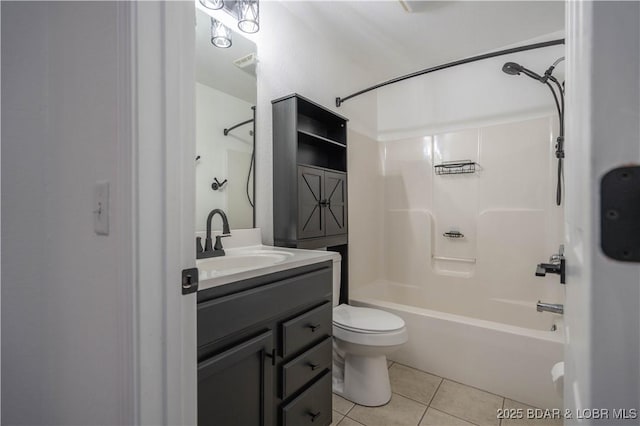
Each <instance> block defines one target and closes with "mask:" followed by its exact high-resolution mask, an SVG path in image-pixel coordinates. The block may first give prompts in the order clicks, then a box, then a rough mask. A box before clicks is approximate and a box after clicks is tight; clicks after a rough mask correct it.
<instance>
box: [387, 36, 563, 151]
mask: <svg viewBox="0 0 640 426" xmlns="http://www.w3.org/2000/svg"><path fill="white" fill-rule="evenodd" d="M562 37H563V34H561V33H554V34H550V35H548V36H545V37H544V38H543V40H544V41H546V40H554V39H558V38H562ZM543 40H533V41H532V40H528V41H526V40H525V41H523V42H521V43H518V44H517V45H518V46H521V45H525V44H530V43H532V42H539V41H543ZM508 47H513V46H507V47H505V48H508ZM499 49H502V47H499V48H496V50H499ZM561 56H564V46H562V45H560V46H553V47H546V48H543V49H536V50H531V51H528V52H521V53H514V54H511V55H506V56H499V57H496V58H492V59H486V60H483V61H478V62H473V63H470V64H465V65H461V66H458V67H453V68H449V69H446V70H443V71H436V72H434V73H431V74H427V75H424V76H420V77H416V78H412V79H409V80H406V81H404V82H400V83H397V84H393V85H391V86H387V87H384V88H382V89H380V90H378V138H379V140H396V139H400V138H408V137H414V136H418V137H419V136H421V135H424V134H434V133H441V132H445V131H452V130H458V129H464V128H468V127H477V126H479V125H486V124H496V123H500V122H505V121H512V120H514V119H518V118H531V117H536V116H542V115H548V113H549V112H550V111H553V108H554V106H553V105H554V104H553V101H552V97H551V93H550V92H549V89H548V88H547V87H545V86H544V85H542V84H540V83H538V82H536V81H534V80H532V79H530V78H528V77H526V76H524V75H520V76H511V75H508V74H505V73H503V72H502V65H503V64H504V63H505V62H517V63H519V64H521V65H523V66H524V67H526V68H528V69H530V70H532V71H535V72H537V73H538V74H543V73H544V71H545V70H546V69H547V68H548V67H549V66H550V65H551V64H552V63H553V62H554V61H555V60H556V59H557V58H559V57H561ZM563 71H564V64H561V65H559V66H558V67H557V68H556V71H555V72H554V75H555V76H556V77H559V78H560V77H561V76H563V75H564V72H563ZM560 81H562V78H560Z"/></svg>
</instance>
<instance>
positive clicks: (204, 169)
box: [195, 83, 253, 244]
mask: <svg viewBox="0 0 640 426" xmlns="http://www.w3.org/2000/svg"><path fill="white" fill-rule="evenodd" d="M252 106H253V105H252V104H250V103H248V102H246V101H243V100H242V99H238V98H235V97H233V96H231V95H228V94H226V93H224V92H221V91H219V90H216V89H214V88H211V87H209V86H206V85H204V84H201V83H196V153H197V155H200V159H199V160H197V161H196V218H195V220H196V232H202V231H205V229H206V226H207V215H208V214H209V212H210V211H211V210H213V209H216V208H218V209H222V210H224V212H225V213H226V214H227V217H228V219H229V226H231V228H232V229H243V228H252V227H253V209H252V208H251V205H250V204H249V200H248V199H247V195H246V185H247V174H248V173H249V164H250V160H251V150H252V147H253V137H252V136H251V135H250V134H249V131H251V130H253V125H252V124H251V123H250V124H246V125H244V126H242V127H239V128H237V129H234V130H232V131H231V132H230V133H229V134H228V135H227V136H225V135H224V133H223V130H224V129H226V128H229V127H231V126H234V125H236V124H238V123H241V122H243V121H246V120H249V119H251V118H253V111H252V110H251V107H252ZM214 178H218V181H220V182H223V181H224V180H225V179H227V180H228V181H227V183H226V184H225V185H224V186H223V187H222V188H221V189H218V190H217V191H214V190H213V189H212V188H211V184H212V183H213V182H214V180H213V179H214ZM249 190H250V193H251V196H252V197H253V183H250V185H249ZM212 228H213V229H215V230H220V229H222V220H220V218H219V217H216V218H214V219H213V222H212ZM203 244H204V243H203Z"/></svg>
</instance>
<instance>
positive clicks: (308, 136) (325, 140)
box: [298, 129, 347, 148]
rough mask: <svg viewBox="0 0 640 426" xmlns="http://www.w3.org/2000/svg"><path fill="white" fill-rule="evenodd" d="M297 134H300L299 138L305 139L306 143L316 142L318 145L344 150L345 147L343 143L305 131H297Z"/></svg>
mask: <svg viewBox="0 0 640 426" xmlns="http://www.w3.org/2000/svg"><path fill="white" fill-rule="evenodd" d="M298 133H300V138H305V139H306V140H308V141H314V140H315V141H317V142H318V143H330V144H332V145H336V146H339V147H341V148H346V147H347V145H345V144H344V143H341V142H338V141H334V140H333V139H329V138H325V137H324V136H320V135H316V134H315V133H311V132H307V131H306V130H300V129H298Z"/></svg>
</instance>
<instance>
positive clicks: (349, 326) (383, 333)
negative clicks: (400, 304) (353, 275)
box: [333, 305, 408, 346]
mask: <svg viewBox="0 0 640 426" xmlns="http://www.w3.org/2000/svg"><path fill="white" fill-rule="evenodd" d="M333 335H334V337H336V338H337V339H340V340H343V341H345V342H349V343H354V344H359V345H366V346H395V345H401V344H403V343H405V342H406V341H407V339H408V333H407V329H406V327H405V324H404V320H403V319H402V318H400V317H399V316H397V315H394V314H391V313H389V312H385V311H381V310H379V309H372V308H361V307H355V306H349V305H340V306H337V307H335V308H333Z"/></svg>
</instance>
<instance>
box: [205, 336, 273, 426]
mask: <svg viewBox="0 0 640 426" xmlns="http://www.w3.org/2000/svg"><path fill="white" fill-rule="evenodd" d="M272 350H273V333H272V331H271V330H269V331H265V332H264V333H262V334H260V335H258V336H256V337H253V338H251V339H249V340H246V341H244V342H242V343H240V344H238V345H236V346H234V347H232V348H231V349H228V350H226V351H224V352H222V353H221V354H218V355H214V356H213V357H211V358H209V359H207V360H205V361H202V362H200V363H199V364H198V425H199V426H210V425H238V426H252V425H255V426H259V425H270V424H271V422H272V418H273V411H272V405H273V399H272V393H273V367H272V365H271V358H270V356H271V355H272Z"/></svg>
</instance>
